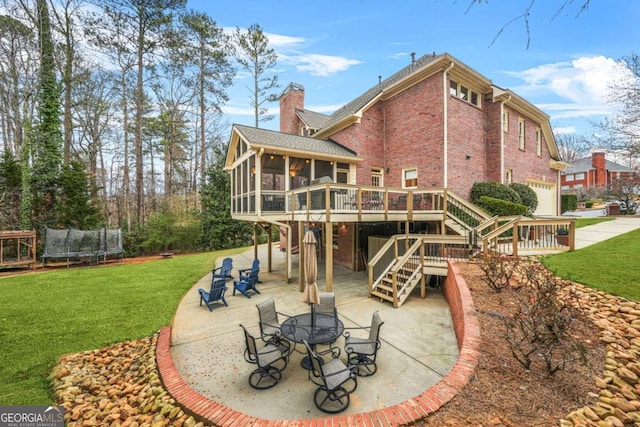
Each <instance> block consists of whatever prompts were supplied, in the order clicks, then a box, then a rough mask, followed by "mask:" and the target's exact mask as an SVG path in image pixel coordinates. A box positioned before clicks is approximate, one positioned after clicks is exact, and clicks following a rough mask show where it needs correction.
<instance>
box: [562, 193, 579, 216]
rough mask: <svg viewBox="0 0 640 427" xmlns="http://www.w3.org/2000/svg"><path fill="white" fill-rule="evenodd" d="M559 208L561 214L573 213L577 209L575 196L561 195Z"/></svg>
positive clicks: (576, 197)
mask: <svg viewBox="0 0 640 427" xmlns="http://www.w3.org/2000/svg"><path fill="white" fill-rule="evenodd" d="M560 207H561V210H562V213H565V212H571V211H575V210H576V209H578V196H577V195H576V194H563V195H562V196H560Z"/></svg>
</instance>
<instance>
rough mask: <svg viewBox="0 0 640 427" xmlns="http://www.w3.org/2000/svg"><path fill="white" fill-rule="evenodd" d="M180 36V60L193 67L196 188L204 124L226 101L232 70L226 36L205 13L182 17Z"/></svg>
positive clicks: (205, 146) (203, 150)
mask: <svg viewBox="0 0 640 427" xmlns="http://www.w3.org/2000/svg"><path fill="white" fill-rule="evenodd" d="M181 21H182V24H183V31H182V33H183V34H184V38H183V40H182V46H183V49H182V52H183V55H182V57H183V59H184V60H185V62H186V64H189V65H190V66H191V68H192V69H193V78H190V79H188V80H187V81H188V82H189V84H190V86H191V87H193V89H194V90H195V93H196V100H197V108H198V115H199V117H198V120H197V122H198V132H197V136H198V138H199V142H200V144H199V146H196V150H195V151H196V153H195V154H196V155H195V158H196V159H197V158H198V155H197V154H198V151H199V158H200V164H199V165H198V164H197V162H196V165H195V167H194V182H193V183H194V185H193V186H192V188H193V190H194V191H195V190H196V189H197V186H196V185H195V183H196V180H195V177H196V176H197V175H198V170H199V171H200V182H201V183H203V182H204V180H205V173H206V168H207V166H208V163H207V151H208V148H209V147H208V145H209V144H207V141H208V139H209V138H208V135H209V132H208V129H207V128H208V125H209V124H210V123H211V122H212V121H215V120H216V117H217V116H219V115H221V114H222V110H221V105H222V104H224V103H225V102H227V101H228V99H229V97H228V95H227V92H226V89H227V88H228V87H229V86H231V84H232V79H233V76H234V75H235V72H236V70H235V69H234V68H233V66H232V65H231V62H230V58H229V57H230V56H231V55H232V54H233V46H232V45H231V43H230V39H229V37H228V36H227V35H226V34H225V33H224V32H223V30H222V28H220V27H218V26H217V24H216V22H215V21H213V20H212V19H211V18H210V17H209V16H207V15H204V14H201V13H197V12H192V13H188V14H186V15H184V16H183V17H182V20H181Z"/></svg>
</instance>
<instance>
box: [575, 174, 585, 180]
mask: <svg viewBox="0 0 640 427" xmlns="http://www.w3.org/2000/svg"><path fill="white" fill-rule="evenodd" d="M583 179H584V172H580V173H577V174H576V181H582V180H583Z"/></svg>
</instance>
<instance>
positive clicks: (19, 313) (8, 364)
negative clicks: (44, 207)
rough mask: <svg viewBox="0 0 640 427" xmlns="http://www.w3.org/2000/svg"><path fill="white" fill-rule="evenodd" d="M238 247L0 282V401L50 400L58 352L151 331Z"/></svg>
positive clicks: (166, 321)
mask: <svg viewBox="0 0 640 427" xmlns="http://www.w3.org/2000/svg"><path fill="white" fill-rule="evenodd" d="M243 250H244V249H236V250H233V251H218V252H209V253H201V254H196V255H185V256H176V257H174V258H170V259H159V260H158V261H151V262H147V263H144V264H132V265H125V264H115V265H109V266H103V267H90V268H71V269H64V270H60V271H54V272H40V273H33V274H22V275H17V276H11V277H5V278H1V279H0V345H1V346H2V349H1V351H0V405H48V404H50V403H53V400H52V395H51V390H50V384H49V381H48V378H47V377H48V375H49V373H50V371H51V368H52V366H53V365H54V364H55V362H56V360H57V359H58V357H59V356H60V355H62V354H66V353H71V352H78V351H84V350H92V349H97V348H101V347H104V346H108V345H111V344H114V343H117V342H122V341H128V340H131V339H136V338H140V337H144V336H149V335H151V334H153V333H155V332H157V331H158V330H159V329H160V328H161V327H162V326H165V325H169V324H170V322H171V318H172V316H173V314H174V313H175V310H176V308H177V306H178V303H179V301H180V299H181V298H182V296H183V295H184V293H185V292H187V291H188V290H189V289H190V288H191V287H192V286H193V285H194V284H195V283H196V282H197V281H198V280H200V279H201V278H202V277H204V276H205V275H206V274H208V273H209V272H210V271H211V269H212V268H213V267H214V261H215V259H216V258H218V257H222V256H225V255H227V254H230V253H238V252H240V251H243Z"/></svg>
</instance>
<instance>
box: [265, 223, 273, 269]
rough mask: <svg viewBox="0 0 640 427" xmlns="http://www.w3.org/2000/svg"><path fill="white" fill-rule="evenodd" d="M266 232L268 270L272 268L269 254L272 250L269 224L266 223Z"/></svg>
mask: <svg viewBox="0 0 640 427" xmlns="http://www.w3.org/2000/svg"><path fill="white" fill-rule="evenodd" d="M266 232H267V248H268V249H269V250H268V251H267V266H268V270H267V271H269V272H271V271H273V270H272V265H273V264H272V256H271V252H272V251H273V240H272V239H271V225H270V224H269V225H267V227H266Z"/></svg>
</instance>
